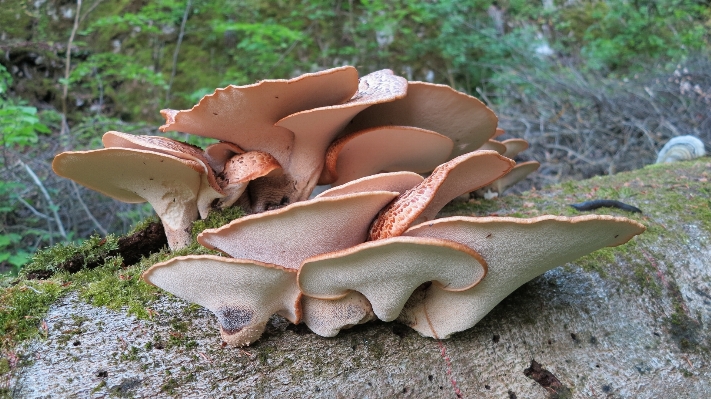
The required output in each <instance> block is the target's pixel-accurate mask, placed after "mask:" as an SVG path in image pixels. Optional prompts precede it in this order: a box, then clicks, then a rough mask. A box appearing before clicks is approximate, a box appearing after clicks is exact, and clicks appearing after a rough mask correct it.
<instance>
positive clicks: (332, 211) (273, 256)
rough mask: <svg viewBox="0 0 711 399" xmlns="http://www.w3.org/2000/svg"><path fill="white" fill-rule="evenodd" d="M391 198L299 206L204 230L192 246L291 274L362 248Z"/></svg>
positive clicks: (378, 195)
mask: <svg viewBox="0 0 711 399" xmlns="http://www.w3.org/2000/svg"><path fill="white" fill-rule="evenodd" d="M397 195H398V193H395V192H387V191H374V192H368V193H357V194H349V195H342V196H338V197H325V198H314V199H312V200H307V201H301V202H297V203H294V204H291V205H289V206H286V207H284V208H280V209H277V210H273V211H267V212H263V213H260V214H256V215H249V216H246V217H243V218H240V219H237V220H234V221H233V222H231V223H229V224H227V225H225V226H222V227H220V228H217V229H208V230H205V231H203V232H202V233H201V234H200V235H199V236H198V242H200V244H202V245H204V246H206V247H208V248H211V249H217V250H220V251H222V252H225V253H227V254H229V255H230V256H232V257H234V258H247V259H255V260H258V261H260V262H265V263H273V264H277V265H281V266H284V267H287V268H290V269H297V268H298V267H299V265H300V264H301V262H302V261H303V260H304V259H306V258H308V257H310V256H314V255H318V254H322V253H326V252H332V251H337V250H339V249H343V248H348V247H351V246H353V245H356V244H360V243H362V242H364V241H365V239H366V236H367V234H368V226H369V225H370V223H371V222H372V220H373V218H374V217H375V214H376V213H378V211H379V210H380V209H382V208H383V207H384V206H385V205H386V204H387V203H388V202H390V201H392V199H393V198H395V197H396V196H397Z"/></svg>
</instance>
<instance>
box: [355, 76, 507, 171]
mask: <svg viewBox="0 0 711 399" xmlns="http://www.w3.org/2000/svg"><path fill="white" fill-rule="evenodd" d="M497 123H498V118H497V117H496V114H494V112H493V111H492V110H490V109H489V108H488V107H487V106H486V105H484V103H482V102H481V101H479V100H478V99H477V98H475V97H472V96H469V95H467V94H464V93H461V92H458V91H456V90H454V89H452V88H451V87H449V86H445V85H437V84H432V83H425V82H409V83H408V86H407V96H405V98H403V99H401V100H396V101H393V102H389V103H385V104H377V105H373V106H372V107H370V108H368V109H366V110H364V111H363V112H361V113H360V114H358V115H357V116H356V117H355V118H353V122H352V123H350V124H349V125H348V127H347V128H346V130H345V133H352V132H356V131H359V130H365V129H370V128H373V127H378V126H390V125H398V126H413V127H419V128H421V129H427V130H432V131H435V132H437V133H440V134H443V135H445V136H447V137H449V138H450V139H452V141H454V150H453V151H452V154H451V155H450V157H449V159H451V158H454V157H457V156H459V155H462V154H465V153H467V152H471V151H474V150H476V149H477V148H479V147H481V145H482V144H484V143H486V141H487V140H489V139H490V138H492V136H494V133H495V132H496V125H497Z"/></svg>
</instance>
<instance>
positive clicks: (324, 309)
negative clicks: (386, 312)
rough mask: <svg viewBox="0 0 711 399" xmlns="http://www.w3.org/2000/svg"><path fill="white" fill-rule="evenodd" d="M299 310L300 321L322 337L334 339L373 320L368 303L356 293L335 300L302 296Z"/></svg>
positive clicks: (352, 292) (371, 309)
mask: <svg viewBox="0 0 711 399" xmlns="http://www.w3.org/2000/svg"><path fill="white" fill-rule="evenodd" d="M301 309H302V312H303V316H302V319H301V321H302V322H303V323H304V324H306V326H307V327H309V329H310V330H311V331H313V332H314V333H316V334H318V335H320V336H322V337H335V336H336V335H338V333H339V332H340V331H341V330H343V329H346V328H350V327H353V326H355V325H357V324H363V323H367V322H369V321H371V320H375V314H373V308H372V307H371V306H370V302H368V299H366V297H364V296H363V294H361V293H360V292H356V291H351V292H349V293H348V294H347V295H346V296H345V297H343V298H340V299H335V300H330V299H318V298H311V297H307V296H303V297H302V298H301Z"/></svg>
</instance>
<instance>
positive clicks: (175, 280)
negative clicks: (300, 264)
mask: <svg viewBox="0 0 711 399" xmlns="http://www.w3.org/2000/svg"><path fill="white" fill-rule="evenodd" d="M143 280H145V281H146V282H147V283H149V284H153V285H155V286H157V287H160V288H162V289H164V290H166V291H168V292H170V293H171V294H173V295H175V296H178V297H180V298H183V299H185V300H188V301H190V302H193V303H196V304H198V305H200V306H204V307H205V308H207V309H209V310H210V311H212V312H213V313H214V314H215V316H217V320H218V321H219V323H220V332H221V335H222V339H223V340H224V341H225V342H227V343H228V344H230V345H233V346H245V345H249V344H251V343H252V342H254V341H256V340H257V339H259V337H260V336H261V335H262V332H263V331H264V327H265V326H266V324H267V322H268V321H269V317H270V316H271V315H272V314H275V313H276V314H279V315H281V316H283V317H285V318H287V319H288V320H289V321H290V322H292V323H298V322H299V320H300V318H301V304H300V300H301V292H300V291H299V289H298V287H297V285H296V274H295V273H294V271H293V270H289V269H285V268H282V267H279V266H276V265H270V264H265V263H261V262H255V261H252V260H244V259H231V258H223V257H219V256H212V255H191V256H180V257H177V258H173V259H171V260H168V261H166V262H161V263H157V264H155V265H153V266H151V267H150V268H149V269H148V270H146V271H145V272H144V273H143Z"/></svg>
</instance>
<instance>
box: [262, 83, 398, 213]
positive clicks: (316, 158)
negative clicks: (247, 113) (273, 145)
mask: <svg viewBox="0 0 711 399" xmlns="http://www.w3.org/2000/svg"><path fill="white" fill-rule="evenodd" d="M406 92H407V80H406V79H405V78H403V77H400V76H396V75H394V74H393V72H392V71H391V70H389V69H384V70H381V71H377V72H373V73H370V74H368V75H365V76H363V77H362V78H360V81H359V83H358V92H357V93H356V94H355V95H354V96H353V97H352V98H351V99H350V100H348V101H347V102H345V103H343V104H339V105H330V106H327V107H321V108H315V109H309V110H306V111H301V112H297V113H295V114H291V115H289V116H287V117H285V118H283V119H281V120H280V121H278V122H277V123H276V125H275V126H281V127H285V128H287V129H289V130H291V131H292V132H294V149H293V153H292V156H291V159H290V160H289V165H288V168H287V169H288V170H289V172H290V173H291V174H292V175H293V176H294V179H295V181H296V184H297V191H300V192H303V193H304V196H302V197H303V198H298V199H297V200H303V199H305V198H306V197H308V194H310V193H311V191H312V190H313V188H314V186H315V185H316V182H317V181H318V177H319V175H320V174H321V169H323V163H324V156H325V153H326V149H327V148H328V146H329V144H331V142H332V141H333V140H334V138H335V137H336V135H337V134H338V133H339V132H340V131H341V130H342V129H343V128H344V127H345V126H346V124H347V123H348V122H350V121H351V119H353V117H354V116H355V115H356V114H358V113H359V112H361V111H362V110H364V109H366V108H368V107H370V106H371V105H374V104H379V103H384V102H389V101H394V100H396V99H398V98H403V97H405V94H406Z"/></svg>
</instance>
